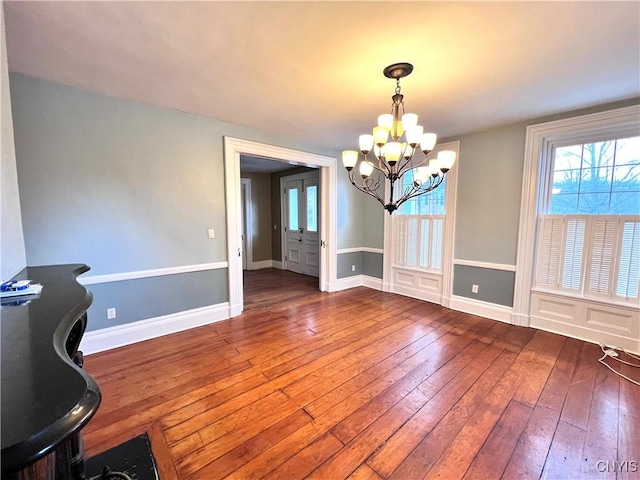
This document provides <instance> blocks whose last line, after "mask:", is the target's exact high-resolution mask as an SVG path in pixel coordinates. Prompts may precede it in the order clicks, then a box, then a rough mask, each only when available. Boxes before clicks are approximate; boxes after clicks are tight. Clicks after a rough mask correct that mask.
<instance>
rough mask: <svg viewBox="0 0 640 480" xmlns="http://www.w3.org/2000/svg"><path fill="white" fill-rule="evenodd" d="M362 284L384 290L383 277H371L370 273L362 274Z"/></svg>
mask: <svg viewBox="0 0 640 480" xmlns="http://www.w3.org/2000/svg"><path fill="white" fill-rule="evenodd" d="M362 286H363V287H367V288H371V289H373V290H380V291H382V279H381V278H377V277H371V276H369V275H362Z"/></svg>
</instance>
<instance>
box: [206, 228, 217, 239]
mask: <svg viewBox="0 0 640 480" xmlns="http://www.w3.org/2000/svg"><path fill="white" fill-rule="evenodd" d="M207 236H208V237H209V238H216V232H215V231H214V230H213V228H210V229H208V230H207Z"/></svg>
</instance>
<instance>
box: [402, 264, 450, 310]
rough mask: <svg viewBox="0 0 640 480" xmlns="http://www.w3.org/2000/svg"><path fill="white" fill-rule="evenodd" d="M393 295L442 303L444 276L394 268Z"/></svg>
mask: <svg viewBox="0 0 640 480" xmlns="http://www.w3.org/2000/svg"><path fill="white" fill-rule="evenodd" d="M391 289H392V290H391V291H392V292H393V293H399V294H400V295H406V296H408V297H412V298H418V299H420V300H426V301H428V302H433V303H438V304H440V303H441V302H442V275H439V274H435V273H428V272H422V271H419V270H411V269H408V268H400V267H393V285H392V287H391Z"/></svg>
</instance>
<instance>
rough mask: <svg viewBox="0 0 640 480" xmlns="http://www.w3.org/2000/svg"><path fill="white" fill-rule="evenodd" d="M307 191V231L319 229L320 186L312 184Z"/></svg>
mask: <svg viewBox="0 0 640 480" xmlns="http://www.w3.org/2000/svg"><path fill="white" fill-rule="evenodd" d="M306 193H307V231H309V232H317V231H318V187H317V186H316V185H311V186H309V187H307V189H306Z"/></svg>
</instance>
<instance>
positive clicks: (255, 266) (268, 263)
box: [247, 260, 273, 270]
mask: <svg viewBox="0 0 640 480" xmlns="http://www.w3.org/2000/svg"><path fill="white" fill-rule="evenodd" d="M271 267H273V260H260V261H259V262H252V263H251V265H247V269H248V270H261V269H263V268H271Z"/></svg>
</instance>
